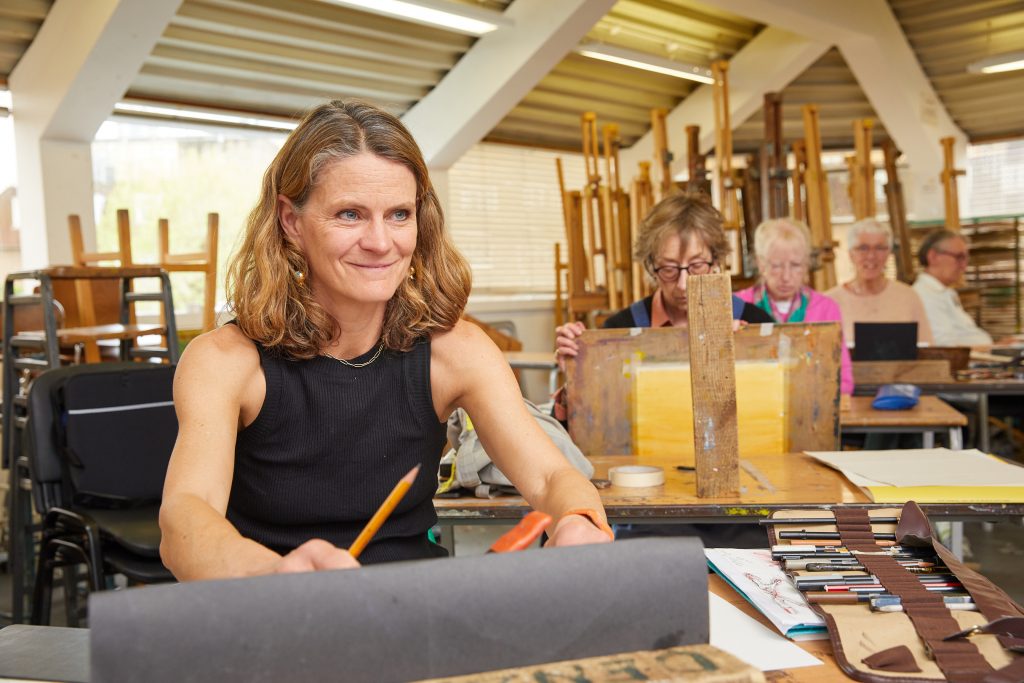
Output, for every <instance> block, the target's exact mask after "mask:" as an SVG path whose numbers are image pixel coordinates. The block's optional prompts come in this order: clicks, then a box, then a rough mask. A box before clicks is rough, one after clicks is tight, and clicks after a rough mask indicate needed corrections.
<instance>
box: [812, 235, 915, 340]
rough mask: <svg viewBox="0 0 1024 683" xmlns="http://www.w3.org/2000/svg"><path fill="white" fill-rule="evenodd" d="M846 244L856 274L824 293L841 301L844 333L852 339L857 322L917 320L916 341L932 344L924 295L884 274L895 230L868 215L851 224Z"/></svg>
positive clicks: (848, 338)
mask: <svg viewBox="0 0 1024 683" xmlns="http://www.w3.org/2000/svg"><path fill="white" fill-rule="evenodd" d="M846 243H847V247H848V249H849V251H850V260H851V261H853V267H854V268H855V269H856V276H855V277H854V278H853V279H852V280H850V281H849V282H846V283H844V284H842V285H836V286H835V287H833V288H832V289H830V290H828V291H827V292H825V296H827V297H829V298H830V299H833V300H835V302H836V303H837V304H839V310H840V311H842V314H843V334H844V335H845V337H846V339H847V341H849V340H851V339H853V324H854V323H855V322H880V323H882V322H916V323H917V342H918V343H919V344H922V343H924V344H931V343H932V328H931V326H930V325H929V324H928V316H927V314H926V313H925V310H924V305H923V304H922V303H921V298H920V297H919V296H918V295H917V292H915V291H914V289H913V288H912V287H911V286H910V285H905V284H903V283H902V282H897V281H895V280H890V279H889V278H887V277H886V276H885V264H886V263H887V262H888V260H889V254H891V253H892V231H891V230H889V228H888V226H885V225H882V224H881V223H879V222H878V221H876V220H873V219H871V218H865V219H864V220H860V221H857V222H856V223H854V224H853V225H851V226H850V229H849V231H848V232H847V242H846Z"/></svg>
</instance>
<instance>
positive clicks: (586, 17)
mask: <svg viewBox="0 0 1024 683" xmlns="http://www.w3.org/2000/svg"><path fill="white" fill-rule="evenodd" d="M614 4H615V0H558V1H557V2H552V1H551V0H514V2H513V3H512V4H511V5H509V7H508V9H506V10H505V16H506V17H508V18H509V19H511V20H512V21H513V25H512V26H508V27H505V28H500V29H498V30H497V31H494V32H492V33H488V34H487V35H485V36H483V37H482V38H480V40H478V41H477V42H476V43H475V44H474V45H473V47H472V48H470V50H469V52H467V53H466V54H465V55H464V56H463V57H462V59H460V60H459V62H458V63H457V64H456V65H455V66H454V68H452V70H451V71H449V72H448V74H447V75H446V76H445V77H444V79H442V80H441V82H440V83H438V84H437V87H435V88H434V89H433V90H431V91H430V93H428V94H427V96H426V97H424V98H423V99H422V100H420V101H419V102H418V103H417V104H416V105H415V106H414V107H413V108H412V109H410V110H409V111H408V112H406V114H405V116H403V117H402V121H403V123H405V125H406V126H407V127H408V128H409V130H410V131H411V132H412V134H413V136H414V137H415V138H416V141H417V142H418V143H419V145H420V148H421V149H422V150H423V156H424V158H425V159H426V161H427V166H429V167H430V168H431V169H435V168H448V167H449V166H451V165H452V164H453V163H455V161H457V160H458V159H459V157H461V156H462V155H463V154H464V153H465V152H466V150H468V149H469V148H470V147H472V146H473V145H474V144H476V143H477V142H479V141H480V140H482V139H483V137H484V136H485V135H487V133H489V132H490V131H491V130H492V129H493V128H494V126H496V125H497V124H498V122H499V121H501V119H502V118H504V117H505V115H506V114H508V112H510V111H511V110H512V108H513V107H515V106H516V105H517V104H518V103H519V101H520V100H522V98H523V97H525V96H526V94H527V93H529V92H530V90H531V89H532V88H533V87H534V86H535V85H536V84H537V83H538V82H539V81H540V79H542V78H543V77H544V76H546V75H547V74H548V72H550V71H551V69H552V68H553V67H554V66H555V65H556V64H558V62H560V61H561V60H562V58H564V57H565V55H566V54H567V53H568V52H569V51H570V50H571V49H572V48H573V47H575V46H576V44H577V43H578V42H579V40H580V39H581V38H582V37H583V36H584V35H586V34H587V32H588V31H589V30H590V29H591V28H592V27H593V26H594V24H596V23H597V22H598V20H600V19H601V18H602V17H603V16H604V15H605V13H607V12H608V10H609V9H611V7H612V5H614Z"/></svg>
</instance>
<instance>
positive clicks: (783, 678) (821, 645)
mask: <svg viewBox="0 0 1024 683" xmlns="http://www.w3.org/2000/svg"><path fill="white" fill-rule="evenodd" d="M708 590H709V591H711V592H712V593H714V594H715V595H717V596H719V597H721V598H724V599H725V600H726V602H728V603H730V604H731V605H733V606H734V607H737V608H739V610H740V611H741V612H743V613H744V614H746V615H747V616H748V617H751V618H753V619H755V620H756V621H758V622H759V623H761V624H763V625H764V626H765V627H767V628H768V630H770V631H772V632H774V633H778V630H777V629H776V628H775V627H774V626H772V622H770V621H768V619H767V617H765V616H764V615H763V614H761V613H760V612H758V611H757V608H756V607H754V606H753V605H751V604H750V603H749V602H747V601H746V599H744V597H743V596H742V595H740V594H739V593H737V592H736V591H735V590H734V589H733V587H732V586H730V585H729V584H727V583H726V582H725V581H723V580H722V577H720V576H719V575H718V574H710V575H708ZM794 642H795V644H796V645H797V647H800V648H801V649H803V650H805V651H806V652H809V653H810V654H811V655H813V656H814V657H817V658H818V659H820V660H821V662H822V666H805V667H800V668H798V669H783V670H780V671H767V672H765V678H767V679H768V680H769V681H772V682H773V683H775V682H778V683H832V681H850V680H852V679H850V678H849V677H847V676H846V674H844V673H843V672H842V670H841V669H840V668H839V665H838V664H837V663H836V658H835V657H834V656H832V643H831V642H830V641H828V640H802V641H799V642H797V641H794Z"/></svg>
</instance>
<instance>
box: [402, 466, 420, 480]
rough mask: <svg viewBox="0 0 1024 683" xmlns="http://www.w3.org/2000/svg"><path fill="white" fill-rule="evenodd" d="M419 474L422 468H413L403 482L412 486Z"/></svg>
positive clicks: (403, 478)
mask: <svg viewBox="0 0 1024 683" xmlns="http://www.w3.org/2000/svg"><path fill="white" fill-rule="evenodd" d="M419 473H420V466H419V465H416V467H413V468H412V469H411V470H409V473H408V474H406V475H405V476H404V477H402V481H404V482H406V483H407V484H411V483H413V482H414V481H416V476H417V475H418V474H419Z"/></svg>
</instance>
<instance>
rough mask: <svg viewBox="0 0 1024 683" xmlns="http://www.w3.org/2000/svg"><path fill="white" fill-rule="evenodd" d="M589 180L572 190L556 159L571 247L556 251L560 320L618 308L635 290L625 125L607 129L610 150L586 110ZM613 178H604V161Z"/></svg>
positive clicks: (585, 152)
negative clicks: (624, 179) (622, 154)
mask: <svg viewBox="0 0 1024 683" xmlns="http://www.w3.org/2000/svg"><path fill="white" fill-rule="evenodd" d="M580 124H581V132H582V140H583V161H584V165H585V168H586V176H587V177H586V183H585V185H584V187H583V190H582V191H575V190H572V191H570V190H567V189H566V186H565V177H564V175H563V172H562V163H561V160H560V159H556V160H555V168H556V170H557V172H558V187H559V191H560V192H561V196H562V214H563V219H564V221H565V235H566V245H567V247H568V248H567V251H568V253H567V254H566V261H565V263H564V264H563V262H562V255H561V249H560V248H559V247H556V251H555V277H556V279H557V281H558V283H557V285H556V302H555V306H556V308H557V309H558V310H557V312H556V314H555V320H556V322H558V323H559V324H561V321H563V320H566V319H567V320H581V319H583V318H585V317H586V316H587V315H588V314H590V313H591V312H593V311H595V310H599V309H600V310H609V309H610V310H616V309H618V308H621V307H622V306H624V305H625V304H626V303H628V301H627V299H629V297H630V296H631V295H632V293H633V290H634V285H633V282H634V280H635V279H636V278H635V277H634V268H633V263H632V259H631V247H632V241H631V240H632V235H633V232H632V215H631V212H630V197H629V194H627V193H626V192H625V191H624V190H623V188H622V185H621V182H620V174H619V146H620V144H621V143H620V138H619V129H618V126H616V125H614V124H608V125H606V126H605V127H604V129H603V131H602V133H603V135H602V138H603V143H604V154H603V155H602V154H601V142H602V139H599V137H598V133H597V115H596V114H594V113H593V112H586V113H584V114H583V115H582V117H581V119H580ZM602 157H603V159H604V166H605V175H606V176H607V182H602V176H601V172H600V163H601V159H602ZM563 271H565V272H566V286H565V301H566V303H567V305H566V306H565V315H564V317H563V314H562V310H563V305H562V301H563V299H562V287H561V273H562V272H563Z"/></svg>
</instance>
